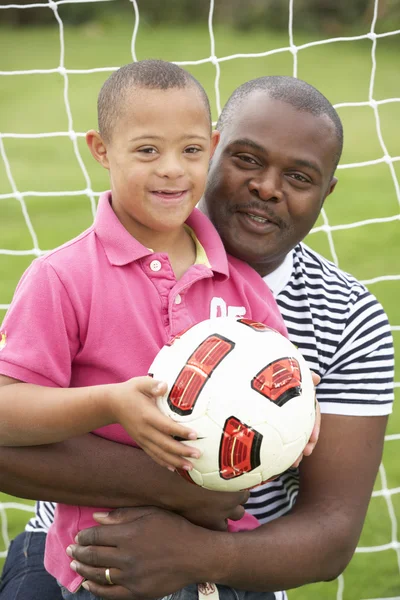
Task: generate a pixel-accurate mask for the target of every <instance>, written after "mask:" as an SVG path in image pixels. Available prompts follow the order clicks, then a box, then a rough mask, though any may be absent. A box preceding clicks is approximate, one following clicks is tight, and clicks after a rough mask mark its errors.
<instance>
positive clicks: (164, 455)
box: [146, 441, 193, 471]
mask: <svg viewBox="0 0 400 600" xmlns="http://www.w3.org/2000/svg"><path fill="white" fill-rule="evenodd" d="M146 452H147V454H148V455H149V456H150V457H151V458H152V459H153V460H154V461H155V462H156V463H158V464H159V465H160V466H161V467H167V469H169V470H170V471H175V469H184V470H185V471H190V470H191V469H192V468H193V465H192V463H191V462H190V461H188V460H185V459H184V458H182V456H177V455H176V454H171V453H169V452H168V451H164V450H163V449H162V448H161V447H160V446H159V445H158V444H154V443H153V442H152V441H149V442H148V443H146Z"/></svg>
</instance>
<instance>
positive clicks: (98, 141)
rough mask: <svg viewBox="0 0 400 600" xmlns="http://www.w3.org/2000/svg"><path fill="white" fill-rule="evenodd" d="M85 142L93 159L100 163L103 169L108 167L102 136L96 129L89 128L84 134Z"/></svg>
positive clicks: (105, 147)
mask: <svg viewBox="0 0 400 600" xmlns="http://www.w3.org/2000/svg"><path fill="white" fill-rule="evenodd" d="M86 143H87V145H88V147H89V150H90V152H91V153H92V156H93V158H94V159H95V160H97V162H98V163H100V164H101V166H102V167H104V168H105V169H109V168H110V166H109V162H108V156H107V146H106V145H105V143H104V142H103V138H102V137H101V135H100V133H99V132H98V131H95V130H94V129H91V130H90V131H88V132H87V134H86Z"/></svg>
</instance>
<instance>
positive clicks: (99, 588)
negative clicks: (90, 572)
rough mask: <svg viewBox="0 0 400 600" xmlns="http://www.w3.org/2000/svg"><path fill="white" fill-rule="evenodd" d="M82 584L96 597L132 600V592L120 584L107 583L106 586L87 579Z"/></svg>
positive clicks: (111, 599) (109, 599)
mask: <svg viewBox="0 0 400 600" xmlns="http://www.w3.org/2000/svg"><path fill="white" fill-rule="evenodd" d="M83 586H84V588H85V589H86V590H88V591H89V592H91V593H92V594H93V595H94V596H96V598H104V600H134V597H133V594H132V592H130V591H129V590H127V589H126V588H124V587H122V586H121V585H108V584H107V586H104V585H99V584H97V583H95V582H94V581H91V580H88V581H85V583H84V584H83Z"/></svg>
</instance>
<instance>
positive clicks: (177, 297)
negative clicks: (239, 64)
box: [175, 294, 182, 304]
mask: <svg viewBox="0 0 400 600" xmlns="http://www.w3.org/2000/svg"><path fill="white" fill-rule="evenodd" d="M181 302H182V296H181V295H180V294H177V295H176V296H175V304H180V303H181Z"/></svg>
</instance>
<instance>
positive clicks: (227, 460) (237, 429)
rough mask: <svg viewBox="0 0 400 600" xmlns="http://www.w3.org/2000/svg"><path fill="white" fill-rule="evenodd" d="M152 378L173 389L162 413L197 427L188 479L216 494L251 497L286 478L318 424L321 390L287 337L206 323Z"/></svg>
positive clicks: (225, 320) (230, 323)
mask: <svg viewBox="0 0 400 600" xmlns="http://www.w3.org/2000/svg"><path fill="white" fill-rule="evenodd" d="M149 375H151V376H153V377H154V378H156V379H158V380H161V381H166V382H167V384H168V391H167V393H166V394H165V396H163V397H160V398H159V399H158V400H157V404H158V407H159V409H160V410H161V411H162V412H163V414H165V415H168V416H169V417H171V418H172V419H174V420H175V421H178V422H179V423H182V424H183V425H187V426H188V427H191V428H192V429H194V430H195V431H196V432H197V435H198V439H197V440H195V441H187V442H186V441H185V442H184V443H187V444H189V445H191V446H193V447H197V448H199V449H200V451H201V457H200V458H198V459H191V461H192V463H193V467H194V468H193V469H192V470H191V471H182V472H181V475H183V476H184V477H186V478H187V479H189V480H190V481H191V482H192V483H195V484H197V485H200V486H202V487H205V488H208V489H211V490H220V491H237V490H244V489H249V488H251V487H254V486H257V485H260V484H261V483H264V482H265V481H268V480H270V479H274V478H275V477H276V476H277V475H279V474H280V473H282V472H283V471H286V469H288V468H289V467H290V466H291V465H292V464H293V463H294V462H295V461H296V459H297V458H298V456H299V455H300V454H301V452H302V451H303V449H304V447H305V445H306V444H307V442H308V440H309V437H310V434H311V431H312V429H313V426H314V420H315V393H314V384H313V381H312V377H311V372H310V369H309V368H308V366H307V364H306V362H305V360H304V358H303V357H302V355H301V354H300V352H299V351H298V350H297V349H296V347H295V346H294V345H293V344H292V343H291V342H289V340H288V339H286V338H285V337H284V336H283V335H281V334H280V333H278V332H277V331H275V330H273V329H270V328H269V327H267V326H266V325H264V324H262V323H257V322H255V321H251V320H248V319H242V318H240V319H236V318H231V317H220V318H215V319H209V320H206V321H202V322H201V323H198V324H197V325H194V326H193V327H191V328H190V329H187V330H186V331H184V332H183V333H182V334H180V335H178V336H176V337H175V338H174V339H173V340H172V341H171V342H170V343H169V344H168V345H166V346H164V347H163V348H162V349H161V350H160V352H159V353H158V354H157V356H156V358H155V360H154V361H153V364H152V365H151V367H150V369H149Z"/></svg>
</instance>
